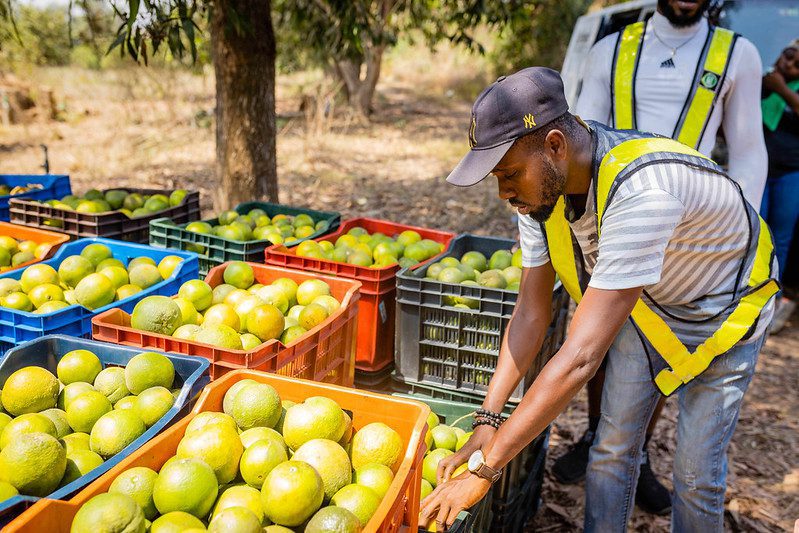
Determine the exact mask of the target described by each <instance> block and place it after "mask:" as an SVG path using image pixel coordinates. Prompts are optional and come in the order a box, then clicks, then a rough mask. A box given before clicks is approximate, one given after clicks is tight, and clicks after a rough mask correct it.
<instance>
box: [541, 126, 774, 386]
mask: <svg viewBox="0 0 799 533" xmlns="http://www.w3.org/2000/svg"><path fill="white" fill-rule="evenodd" d="M657 152H664V153H665V154H668V153H677V154H683V155H691V156H695V157H701V158H705V157H704V156H703V155H702V154H700V153H699V152H696V151H695V150H693V149H691V148H688V147H687V146H685V145H682V144H680V143H678V142H675V141H673V140H671V139H666V138H658V137H651V138H643V139H632V140H629V141H625V142H623V143H621V144H619V145H618V146H616V147H615V148H613V149H611V150H610V151H609V152H608V153H607V154H605V157H603V158H602V162H601V163H600V167H599V175H598V179H597V183H596V204H597V206H596V208H597V235H598V236H599V235H600V234H601V226H602V216H603V214H604V212H605V208H606V206H607V203H608V201H609V199H610V198H609V197H610V194H611V189H612V187H613V184H614V182H615V181H616V178H617V177H618V176H619V175H620V174H621V173H622V172H623V171H624V169H626V168H627V167H628V166H629V165H630V164H631V163H632V162H633V161H635V160H636V159H638V158H639V157H641V156H643V155H645V154H650V153H657ZM705 159H707V158H705ZM742 201H744V200H743V199H742ZM564 210H565V202H564V199H563V197H561V198H560V199H559V200H558V202H557V204H556V206H555V209H554V210H553V212H552V216H550V218H549V220H547V222H546V223H545V225H544V230H545V234H546V240H547V246H548V248H549V255H550V260H551V262H552V266H553V267H554V269H555V271H556V272H557V273H558V277H559V278H560V280H561V282H562V283H563V286H564V287H565V288H566V290H567V291H568V293H569V294H570V295H571V297H572V298H573V299H574V300H575V301H576V302H577V303H579V302H580V300H581V299H582V290H581V289H580V281H579V275H578V272H577V260H576V258H575V255H574V248H573V241H572V233H571V228H570V227H569V223H568V221H567V220H566V217H565V212H564ZM758 222H759V224H758V226H757V229H758V237H757V246H756V248H755V256H754V259H753V260H752V262H751V265H752V269H751V273H750V275H749V279H748V283H747V285H748V290H747V291H746V292H745V293H744V295H743V296H742V297H741V298H740V300H739V301H738V303H737V304H735V308H734V309H733V311H732V312H731V313H730V315H729V316H728V317H727V318H726V319H725V320H724V322H723V323H722V324H721V326H719V328H718V329H717V330H716V331H715V333H714V334H713V335H712V336H711V337H710V338H709V339H707V340H706V341H705V342H703V343H702V344H701V345H700V346H698V347H697V349H696V350H695V351H694V352H693V353H691V352H690V351H689V350H688V348H687V347H686V346H685V345H684V344H683V343H682V341H680V339H679V338H677V335H675V334H674V332H673V331H672V330H671V328H670V327H669V326H668V324H667V323H666V322H665V321H664V320H663V319H662V318H661V317H660V315H658V314H657V313H655V312H654V311H653V310H652V309H651V308H650V307H649V306H648V305H647V304H646V303H644V301H643V300H640V299H639V300H638V302H637V303H636V304H635V307H634V309H633V311H632V313H631V317H632V319H633V321H634V322H635V324H636V326H637V327H638V328H639V329H640V330H641V332H642V333H643V335H644V336H645V337H646V339H647V340H648V341H649V343H650V344H651V345H652V347H653V348H654V349H655V351H656V352H657V353H658V355H660V357H662V358H663V360H664V361H665V362H666V364H667V365H668V367H669V368H666V369H664V370H661V371H660V372H659V373H658V374H657V375H656V376H655V384H656V385H657V387H658V389H660V391H661V392H662V393H663V394H665V395H669V394H671V393H673V392H674V391H675V390H677V388H679V387H680V386H681V385H683V384H684V383H688V382H689V381H691V380H692V379H693V378H695V377H696V376H698V375H699V374H701V373H702V372H703V371H704V370H705V369H706V368H707V367H708V366H709V365H710V363H711V362H712V361H713V359H714V358H716V357H718V356H719V355H721V354H723V353H725V352H727V351H729V350H730V349H731V348H732V347H733V346H735V344H737V343H738V342H739V341H740V340H741V339H743V338H744V336H745V335H746V334H747V332H749V330H750V329H751V328H752V326H753V325H754V324H755V321H756V320H757V319H758V317H759V316H760V312H761V311H762V309H763V307H765V305H766V304H767V303H768V301H769V299H770V298H771V297H772V296H774V295H775V294H776V293H777V292H778V291H779V286H778V284H777V282H776V281H775V280H774V279H772V278H771V261H772V254H773V243H772V239H771V233H769V230H768V227H767V226H766V223H765V222H764V221H763V219H762V218H759V217H758Z"/></svg>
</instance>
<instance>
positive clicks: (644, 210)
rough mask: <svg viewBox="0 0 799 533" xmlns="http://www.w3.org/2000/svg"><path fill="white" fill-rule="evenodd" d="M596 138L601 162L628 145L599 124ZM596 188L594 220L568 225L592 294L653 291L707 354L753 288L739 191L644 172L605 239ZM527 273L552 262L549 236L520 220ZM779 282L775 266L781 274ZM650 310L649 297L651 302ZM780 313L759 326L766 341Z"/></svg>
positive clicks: (696, 172) (694, 174)
mask: <svg viewBox="0 0 799 533" xmlns="http://www.w3.org/2000/svg"><path fill="white" fill-rule="evenodd" d="M591 126H592V128H593V130H594V134H595V135H596V143H597V144H596V153H595V155H594V160H595V161H600V160H601V159H602V157H603V156H604V154H605V153H607V151H608V150H609V149H610V148H611V147H612V146H615V145H616V144H619V143H620V142H621V141H623V140H626V138H629V137H628V136H627V135H626V133H624V132H619V131H618V130H611V129H605V128H602V127H601V126H598V125H596V124H591ZM593 196H594V193H593V185H592V189H591V190H589V192H588V201H587V205H586V209H585V213H584V214H583V215H582V216H581V217H580V218H578V219H576V220H570V221H569V225H570V226H571V229H572V231H573V232H574V235H575V238H576V239H577V242H578V244H579V246H580V249H581V250H582V252H583V257H584V260H585V267H586V270H587V272H588V273H589V274H590V275H591V279H590V281H589V283H588V286H589V287H594V288H597V289H607V290H611V289H629V288H633V287H644V289H645V290H646V292H647V294H648V295H649V296H651V297H652V298H653V299H654V300H655V301H656V302H657V303H658V304H659V305H660V306H662V307H663V308H664V309H666V310H667V311H668V313H669V314H672V315H674V316H678V317H680V318H684V319H686V320H689V321H694V322H696V323H693V324H686V323H685V322H682V321H675V320H672V319H671V318H670V317H669V316H668V314H665V313H662V312H661V311H660V310H658V309H654V310H655V312H657V313H658V314H660V315H661V316H662V317H663V319H664V320H666V322H667V323H668V324H669V325H670V326H671V328H672V330H673V331H674V332H675V333H676V334H677V335H678V336H679V337H680V339H681V340H682V341H683V342H684V343H686V344H689V345H690V344H699V343H701V342H704V340H706V339H707V338H708V337H710V336H711V335H712V334H713V332H715V331H716V329H718V327H719V325H720V324H721V322H722V319H716V320H709V321H706V322H698V321H702V320H706V319H708V318H710V317H713V316H714V315H716V314H718V313H719V312H721V311H722V310H723V309H724V308H725V307H727V306H728V305H729V304H730V303H731V302H732V301H733V298H734V291H735V288H736V283H738V287H739V288H741V287H745V286H746V283H747V280H748V277H749V272H750V270H751V268H749V263H746V268H745V270H744V272H743V275H741V276H740V278H739V271H740V270H741V268H742V264H743V261H744V259H745V258H746V256H747V249H748V244H749V242H748V236H749V222H748V218H747V216H746V210H745V209H744V204H743V202H742V201H741V197H740V194H739V192H738V189H737V187H736V186H735V184H734V183H732V182H731V181H730V180H729V179H727V178H726V177H724V176H721V175H718V174H716V173H713V172H710V171H707V170H704V169H697V168H694V167H691V166H688V165H686V164H682V163H659V164H653V165H648V166H644V167H643V168H641V169H640V170H638V171H636V172H634V173H633V174H632V175H631V176H630V177H629V178H627V179H626V180H625V181H624V182H623V183H622V184H621V185H620V186H619V188H618V189H617V190H616V192H615V193H614V196H613V199H612V201H611V202H610V204H609V205H608V207H607V209H606V211H605V214H604V216H603V219H602V235H601V237H599V238H597V231H596V224H597V218H596V213H595V205H594V199H593ZM519 233H520V236H521V249H522V264H523V266H525V267H536V266H541V265H544V264H546V263H548V262H549V261H550V259H549V253H548V251H547V244H546V239H545V237H544V234H543V232H542V230H541V226H540V224H539V223H538V222H536V221H534V220H533V219H531V218H530V217H528V216H519ZM773 270H774V272H775V273H776V262H775V265H774V268H773ZM644 299H645V300H646V297H644ZM770 316H771V306H769V307H768V308H767V309H766V311H765V312H764V313H763V316H762V318H761V320H760V321H759V323H758V333H760V332H762V331H764V329H765V327H766V326H767V325H768V323H769V321H770Z"/></svg>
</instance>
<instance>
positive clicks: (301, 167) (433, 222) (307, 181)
mask: <svg viewBox="0 0 799 533" xmlns="http://www.w3.org/2000/svg"><path fill="white" fill-rule="evenodd" d="M431 59H433V58H431V57H429V56H428V55H426V53H425V52H419V53H415V54H405V55H404V56H403V57H389V59H388V61H387V64H386V68H385V75H384V76H383V78H382V81H381V84H380V86H379V95H378V99H377V101H376V107H377V114H376V116H375V118H374V119H373V120H372V121H371V122H370V123H363V122H361V121H358V120H353V119H348V118H347V117H346V116H345V114H343V113H340V112H339V113H336V112H335V111H336V110H335V109H334V114H335V118H325V117H324V116H321V115H320V116H318V117H311V119H310V120H305V117H303V116H302V114H300V113H298V109H299V102H300V101H301V97H302V95H303V94H316V93H319V92H321V93H325V92H326V91H327V90H329V87H326V86H325V84H324V83H321V84H320V82H319V80H318V78H315V77H314V76H301V75H295V76H291V77H281V78H280V81H279V87H278V102H279V103H278V111H279V115H280V119H279V125H280V127H281V131H280V134H279V137H278V167H279V168H278V170H279V177H280V187H281V198H280V199H281V202H283V203H286V204H291V205H297V206H305V207H311V208H317V209H333V210H337V211H340V212H342V213H343V215H344V216H345V217H352V216H374V217H381V218H388V219H391V220H395V221H398V222H403V223H413V224H417V225H423V226H430V227H435V228H439V229H450V230H453V231H456V232H474V233H479V234H485V235H500V236H502V235H504V236H513V235H514V234H515V228H514V227H515V224H514V222H513V218H512V217H513V213H512V212H511V210H510V209H509V208H508V207H507V206H506V205H503V203H502V202H500V201H499V200H498V199H497V198H496V189H495V185H494V184H493V183H492V182H491V180H486V182H484V183H483V184H481V185H480V186H477V187H473V188H470V189H466V190H458V189H455V188H453V187H451V186H448V185H446V183H445V182H444V177H445V176H446V174H447V173H448V172H449V170H451V168H452V167H453V166H454V165H455V164H456V163H457V161H458V159H459V158H460V156H461V155H462V153H463V152H464V151H465V150H466V148H467V143H466V128H467V125H468V116H469V115H468V111H469V104H470V100H471V99H472V98H474V96H475V95H476V94H477V92H479V90H480V88H481V87H482V86H483V84H484V83H485V81H487V80H486V78H485V75H484V74H482V72H484V71H485V70H484V69H482V68H481V65H480V64H479V60H478V59H477V58H472V57H468V56H467V57H463V56H457V55H452V54H450V55H448V56H446V57H445V58H443V59H442V58H435V60H431ZM408 72H413V73H414V77H413V80H412V81H413V82H412V83H411V82H410V81H409V80H408V78H407V76H408V74H407V73H408ZM18 74H19V77H20V78H21V79H23V80H25V81H26V82H29V83H31V84H34V85H35V86H37V87H50V88H52V89H53V91H54V93H55V97H56V100H57V102H58V104H59V114H60V116H61V118H62V120H61V121H58V122H53V121H51V122H35V123H32V124H27V125H15V126H11V127H5V128H4V127H2V126H0V172H3V173H37V172H40V168H39V165H41V163H42V157H41V149H40V147H39V145H40V144H42V143H44V144H46V145H47V146H48V148H49V153H50V164H51V171H52V172H54V173H68V174H70V175H71V177H72V182H73V188H74V189H75V190H76V191H78V192H82V191H84V190H86V189H88V188H90V187H116V186H124V185H131V184H135V185H136V186H147V185H153V186H163V187H175V186H180V187H185V188H195V189H199V190H200V191H201V192H202V195H203V202H204V208H205V211H206V214H210V213H212V212H213V205H212V203H213V191H214V190H215V189H216V181H215V177H214V172H213V158H214V137H213V127H212V126H211V122H210V120H209V119H208V115H209V114H211V115H212V114H213V106H214V99H213V77H212V76H211V75H210V73H206V74H205V75H190V74H187V73H181V72H171V71H156V70H148V69H127V70H118V71H105V72H93V71H84V70H77V69H47V70H42V69H37V70H31V71H29V72H22V73H18ZM325 103H326V102H324V101H323V102H321V104H320V105H319V106H318V107H319V108H320V109H322V108H324V104H325ZM797 383H799V318H798V317H797V315H794V320H793V323H792V324H790V325H789V327H787V328H786V329H785V330H784V331H783V332H782V333H781V334H780V335H778V336H775V337H772V338H771V339H769V341H768V344H767V345H766V348H765V350H764V352H763V353H762V354H761V356H760V360H759V362H758V372H757V374H756V376H755V379H754V381H753V383H752V385H751V387H750V390H749V393H748V395H747V397H746V399H745V402H744V406H743V410H742V413H741V417H740V421H739V423H738V429H737V431H736V433H735V436H734V437H733V441H732V445H731V449H730V474H729V488H728V490H727V498H726V508H727V525H728V527H729V529H731V530H734V531H775V530H789V529H791V528H792V525H793V521H794V520H795V519H797V518H799V460H797V459H798V457H799V455H798V451H799V422H798V419H797V413H799V394H797V391H796V386H797ZM664 418H665V420H663V421H662V422H661V424H660V425H659V426H658V429H657V433H656V435H655V437H654V446H653V449H654V457H653V464H654V468H655V471H656V472H657V473H658V474H659V475H660V477H661V479H664V480H667V478H668V474H669V472H670V467H671V453H672V451H673V450H674V434H675V431H674V428H675V419H676V409H675V405H674V402H673V401H669V402H668V404H667V407H666V409H665V412H664ZM584 424H585V415H584V396H583V395H582V394H581V395H580V397H578V398H577V399H575V401H573V402H572V403H571V405H570V406H569V408H568V409H567V411H566V412H565V413H564V414H562V415H561V416H560V417H559V418H558V419H557V420H556V422H555V426H554V431H553V432H552V439H551V446H550V456H549V458H548V463H550V464H551V461H552V459H553V458H555V457H558V456H559V455H561V454H562V453H564V452H565V450H566V449H567V446H568V444H569V443H570V442H571V441H572V440H573V438H575V437H576V436H578V435H580V434H581V433H582V431H583V429H584ZM667 483H668V484H669V485H670V481H667ZM543 500H544V506H543V508H542V510H541V512H540V513H539V515H538V516H537V517H536V518H535V520H534V522H533V524H532V526H531V527H532V529H531V530H538V531H573V530H579V529H580V528H581V527H582V515H583V486H582V484H580V485H575V486H564V485H561V484H559V483H557V482H555V481H554V480H553V479H552V478H551V477H550V476H549V475H547V478H546V481H545V487H544V495H543ZM668 527H669V520H668V518H664V517H652V516H649V515H646V514H643V513H642V512H640V511H636V512H635V515H634V517H633V529H635V530H636V531H667V530H668Z"/></svg>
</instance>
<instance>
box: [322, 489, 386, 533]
mask: <svg viewBox="0 0 799 533" xmlns="http://www.w3.org/2000/svg"><path fill="white" fill-rule="evenodd" d="M330 503H332V504H333V505H335V506H336V507H341V508H344V509H347V510H348V511H350V512H351V513H352V514H354V515H355V516H356V517H357V518H358V521H359V522H360V523H361V527H365V526H366V524H367V523H368V522H369V519H370V518H372V515H373V514H375V511H377V508H378V507H379V506H380V498H379V497H378V496H377V494H375V492H374V491H373V490H372V489H370V488H367V487H362V486H361V485H356V484H355V483H352V484H350V485H347V486H345V487H343V488H342V489H341V490H339V491H338V492H337V493H336V494H334V495H333V498H332V499H331V500H330Z"/></svg>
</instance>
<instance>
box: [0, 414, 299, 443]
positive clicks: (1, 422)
mask: <svg viewBox="0 0 799 533" xmlns="http://www.w3.org/2000/svg"><path fill="white" fill-rule="evenodd" d="M9 422H11V417H10V416H8V414H6V413H3V412H0V434H2V433H3V429H5V427H6V426H7V425H8V423H9ZM280 438H281V439H282V438H283V437H280Z"/></svg>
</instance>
